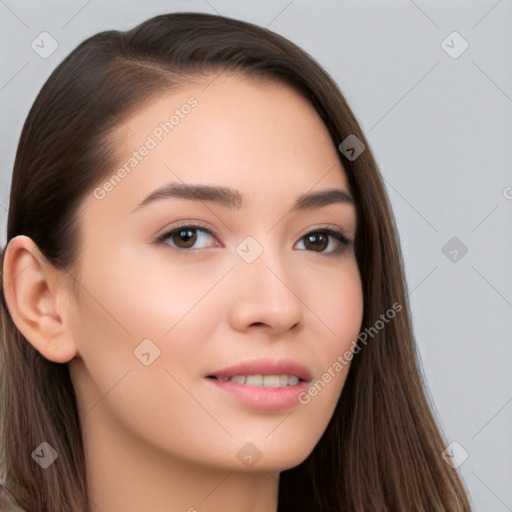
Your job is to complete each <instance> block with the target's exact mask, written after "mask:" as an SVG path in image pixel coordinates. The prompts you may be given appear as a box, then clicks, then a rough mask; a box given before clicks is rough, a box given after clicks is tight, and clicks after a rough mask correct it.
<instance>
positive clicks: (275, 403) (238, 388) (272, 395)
mask: <svg viewBox="0 0 512 512" xmlns="http://www.w3.org/2000/svg"><path fill="white" fill-rule="evenodd" d="M208 380H209V381H211V382H212V384H214V385H215V386H217V387H219V388H220V389H222V390H223V391H225V392H226V393H229V394H230V395H231V396H233V397H235V398H236V399H238V400H240V401H241V402H243V403H244V404H246V405H248V406H250V407H254V408H255V409H265V410H270V411H278V410H282V409H288V408H290V407H293V406H294V405H296V404H298V403H299V394H300V393H302V392H306V391H307V389H308V387H309V385H308V383H307V382H299V383H298V384H296V385H295V386H286V387H283V388H268V387H260V386H248V385H246V384H237V383H236V382H231V381H229V380H228V381H223V380H218V379H208Z"/></svg>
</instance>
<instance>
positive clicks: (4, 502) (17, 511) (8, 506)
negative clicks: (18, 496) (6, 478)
mask: <svg viewBox="0 0 512 512" xmlns="http://www.w3.org/2000/svg"><path fill="white" fill-rule="evenodd" d="M0 510H1V511H2V512H26V510H25V509H23V508H21V507H19V506H18V504H17V503H16V500H15V499H14V496H13V495H12V494H11V492H10V491H9V489H8V488H7V487H5V484H4V483H3V482H0Z"/></svg>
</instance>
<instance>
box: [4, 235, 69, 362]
mask: <svg viewBox="0 0 512 512" xmlns="http://www.w3.org/2000/svg"><path fill="white" fill-rule="evenodd" d="M66 283H67V281H66V279H65V276H64V275H63V271H61V270H59V269H57V268H55V267H54V266H53V265H52V264H51V263H50V262H49V261H48V260H47V259H46V258H45V256H44V255H43V254H42V253H41V251H39V249H38V247H37V245H36V244H35V243H34V242H33V241H32V239H31V238H29V237H27V236H23V235H20V236H17V237H14V238H12V239H11V240H10V241H9V243H8V245H7V248H6V250H5V256H4V263H3V286H4V295H5V300H6V303H7V307H8V309H9V312H10V314H11V317H12V319H13V321H14V323H15V325H16V327H17V328H18V330H19V331H20V332H21V334H22V335H23V336H24V337H25V338H26V339H27V341H29V343H30V344H31V345H32V346H33V347H34V348H35V349H36V350H37V351H38V352H40V353H41V354H42V355H43V356H44V357H45V358H46V359H48V360H50V361H53V362H56V363H67V362H69V361H70V360H71V359H73V358H74V357H75V355H76V354H77V349H76V344H75V341H74V339H73V337H72V333H71V330H70V326H69V318H67V310H66V305H69V294H68V290H67V289H66ZM66 299H67V300H66Z"/></svg>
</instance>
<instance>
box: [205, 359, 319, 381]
mask: <svg viewBox="0 0 512 512" xmlns="http://www.w3.org/2000/svg"><path fill="white" fill-rule="evenodd" d="M235 375H295V376H296V377H298V378H299V379H300V380H303V381H306V382H309V381H310V380H311V378H312V374H311V371H310V370H309V368H308V367H307V366H304V365H303V364H301V363H299V362H298V361H295V360H294V359H253V360H251V361H244V362H241V363H237V364H234V365H231V366H227V367H225V368H222V369H220V370H215V371H213V372H211V373H209V374H208V377H227V378H231V377H234V376H235Z"/></svg>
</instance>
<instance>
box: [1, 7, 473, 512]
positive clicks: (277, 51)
mask: <svg viewBox="0 0 512 512" xmlns="http://www.w3.org/2000/svg"><path fill="white" fill-rule="evenodd" d="M221 72H235V73H241V74H243V75H244V76H247V77H249V78H253V79H256V80H273V81H278V82H281V83H284V84H287V85H288V86H290V87H291V88H293V89H294V90H295V91H297V92H298V93H299V94H301V95H302V96H303V97H304V98H305V99H306V100H307V101H309V102H310V103H311V105H312V106H313V107H314V108H315V109H316V111H317V112H318V115H319V116H320V117H321V118H322V120H323V122H324V123H325V125H326V127H327V129H328V131H329V133H330V136H331V138H332V142H333V144H335V145H336V146H338V145H339V144H340V143H341V142H342V141H344V140H345V139H346V138H347V137H348V136H349V135H355V136H356V137H357V138H358V139H359V140H360V141H362V143H363V144H364V145H365V146H366V149H365V150H364V151H363V152H362V153H361V154H360V155H359V156H358V157H357V158H355V159H354V158H349V157H347V156H345V155H344V154H343V153H342V152H341V151H340V152H339V158H340V161H341V163H342V164H343V166H344V168H345V170H346V173H347V177H348V181H349V185H350V189H351V191H352V194H353V196H354V199H355V202H356V208H357V214H358V227H357V234H356V239H355V250H356V258H357V261H358V265H359V270H360V274H361V279H362V284H363V300H364V316H363V323H362V327H361V328H362V330H365V329H370V328H372V326H374V325H375V324H376V322H378V321H379V318H381V315H382V314H383V313H385V312H386V311H387V310H389V309H390V308H391V307H392V305H393V304H399V305H401V306H402V310H401V311H400V313H399V314H397V315H396V317H395V318H394V319H393V320H392V321H389V322H386V323H385V324H384V325H383V327H382V328H380V329H379V330H378V332H376V333H375V334H372V340H371V342H370V343H367V344H366V345H365V346H364V347H361V349H360V350H359V352H358V353H357V354H355V355H354V358H353V360H352V365H351V367H350V371H349V374H348V376H347V380H346V382H345V386H344V389H343V392H342V394H341V398H340V400H339V402H338V404H337V407H336V409H335V412H334V415H333V417H332V419H331V421H330V423H329V425H328V427H327V429H326V431H325V433H324V435H323V436H322V438H321V440H320V441H319V443H318V444H317V446H316V447H315V449H314V450H313V452H312V453H311V454H310V455H309V457H307V459H306V460H305V461H304V462H303V463H301V464H300V465H298V466H297V467H295V468H292V469H289V470H286V471H283V472H282V473H281V477H280V483H279V508H278V510H279V512H285V511H292V510H293V511H294V512H298V511H301V510H308V511H322V512H327V511H340V510H347V511H349V510H350V511H358V512H363V511H368V510H372V511H398V510H400V511H434V510H435V511H443V512H445V511H469V510H470V505H469V502H468V498H467V495H466V492H465V489H464V486H463V484H462V482H461V480H460V479H459V476H458V474H457V472H456V470H454V469H452V468H451V467H450V466H448V465H447V464H446V463H445V462H444V461H443V459H442V457H441V452H442V451H443V450H444V448H445V442H444V440H443V437H442V435H441V434H440V432H439V429H438V427H437V426H436V421H435V419H434V417H433V414H432V412H431V405H430V403H429V400H428V399H427V396H426V394H425V389H426V385H425V383H424V381H423V376H422V374H421V372H420V369H419V368H420V365H419V361H418V356H417V351H416V348H415V344H414V339H413V334H412V328H411V321H410V313H409V304H408V300H407V294H406V286H405V283H404V272H403V265H402V259H401V253H400V247H399V242H398V236H397V232H396V226H395V222H394V219H393V215H392V213H391V208H390V204H389V201H388V198H387V194H386V191H385V188H384V186H383V182H382V178H381V176H380V174H379V171H378V169H377V165H376V162H375V160H374V158H373V155H372V153H371V150H370V148H369V147H368V143H367V141H366V139H365V137H364V135H363V133H362V131H361V128H360V127H359V125H358V123H357V121H356V118H355V117H354V115H353V114H352V112H351V110H350V109H349V107H348V105H347V103H346V101H345V99H344V97H343V96H342V94H341V92H340V91H339V89H338V87H337V85H336V84H335V82H334V81H333V80H332V78H331V77H330V76H329V75H328V74H327V73H326V72H325V71H324V70H323V69H322V68H321V67H320V66H319V65H318V64H317V63H316V62H315V61H314V60H313V59H312V58H311V57H310V56H308V55H307V54H306V53H305V52H304V51H302V50H301V49H300V48H298V47H297V46H296V45H294V44H293V43H291V42H289V41H288V40H286V39H284V38H283V37H281V36H279V35H277V34H275V33H273V32H270V31H269V30H266V29H263V28H260V27H257V26H255V25H251V24H249V23H245V22H241V21H238V20H234V19H229V18H224V17H220V16H212V15H207V14H200V13H179V14H168V15H162V16H157V17H155V18H152V19H150V20H148V21H146V22H144V23H142V24H141V25H139V26H137V27H136V28H134V29H132V30H130V31H128V32H118V31H108V32H102V33H99V34H97V35H95V36H93V37H91V38H89V39H87V40H86V41H84V42H83V43H82V44H80V45H79V46H78V47H77V48H76V49H75V50H74V51H73V52H72V53H71V54H70V55H69V56H68V57H67V58H66V59H65V60H64V61H63V62H62V63H61V64H60V65H59V66H58V67H57V68H56V69H55V71H54V72H53V73H52V75H51V76H50V78H49V79H48V80H47V82H46V83H45V85H44V86H43V88H42V90H41V91H40V93H39V95H38V97H37V99H36V101H35V103H34V105H33V107H32V109H31V111H30V113H29V115H28V118H27V120H26V122H25V125H24V128H23V132H22V135H21V139H20V143H19V147H18V151H17V155H16V160H15V164H14V171H13V177H12V188H11V195H10V204H9V214H8V227H7V240H8V241H9V240H10V239H11V238H13V237H15V236H17V235H26V236H28V237H30V238H32V239H33V241H34V242H35V243H36V244H37V246H38V248H39V249H40V251H41V252H42V253H43V254H44V256H45V257H46V258H47V259H48V260H49V261H50V262H51V263H52V264H53V265H54V266H55V267H56V268H59V269H64V270H67V271H68V272H72V269H73V264H74V263H75V262H76V259H77V255H78V253H79V248H80V242H81V240H80V237H79V233H78V232H77V229H76V219H77V216H78V215H79V211H80V205H81V202H82V200H83V199H84V197H85V195H86V194H89V193H90V192H91V190H92V189H93V188H94V186H95V185H96V184H97V183H99V182H100V181H101V180H102V178H103V177H104V176H106V175H107V174H108V173H109V171H110V172H111V169H112V166H113V165H114V162H115V157H116V153H115V149H114V145H113V139H112V133H113V131H114V129H115V128H116V127H117V126H119V124H120V123H122V121H123V119H124V118H126V116H127V115H128V114H130V113H132V112H133V111H135V110H136V109H137V108H138V107H139V106H140V105H141V104H142V103H143V102H144V101H146V100H147V99H148V97H151V96H155V95H158V94H161V93H163V92H164V91H169V90H170V89H173V88H177V87H183V86H186V85H187V84H189V83H191V82H192V81H194V80H205V79H206V78H208V77H210V78H213V77H214V76H215V75H216V74H217V73H221ZM2 260H3V258H2ZM1 279H2V289H4V288H7V287H8V286H9V285H10V283H5V282H3V277H2V278H1ZM1 308H2V310H1V340H0V347H1V349H0V364H1V367H0V370H1V379H0V393H1V395H0V396H1V406H0V407H1V411H0V412H1V423H0V427H1V430H0V477H2V478H3V480H5V481H6V483H7V486H8V487H9V488H10V490H11V492H12V493H13V494H14V496H15V497H16V499H17V500H18V502H19V504H20V505H21V506H23V507H25V508H26V509H27V510H28V511H29V512H35V511H46V512H53V511H59V512H61V511H64V510H65V511H67V512H68V511H69V512H86V511H87V510H88V496H87V486H86V468H85V462H84V454H83V445H82V439H81V430H80V421H79V417H78V413H77V405H76V398H75V394H74V390H73V386H72V382H71V380H70V376H69V372H68V366H67V365H66V364H58V363H53V362H50V361H48V360H47V359H45V358H44V357H43V356H42V355H41V354H40V353H39V352H37V351H36V350H35V349H34V348H33V347H32V345H31V344H30V343H28V342H27V340H26V339H25V338H24V337H23V336H22V335H21V333H20V332H19V330H18V329H17V328H16V326H15V324H14V323H13V321H12V318H11V316H10V313H9V311H8V309H7V306H6V301H5V296H4V293H2V302H1ZM381 323H382V322H381ZM374 330H375V331H377V330H376V329H375V328H374ZM42 441H47V442H48V443H49V444H50V445H52V446H53V447H54V448H55V449H56V450H57V451H58V453H59V459H58V460H59V463H56V464H52V465H51V466H50V467H49V468H48V469H46V470H44V471H36V470H35V469H34V461H33V460H32V457H31V453H32V452H33V450H34V449H35V448H36V447H37V446H38V445H39V444H40V443H41V442H42ZM36 469H38V468H36Z"/></svg>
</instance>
